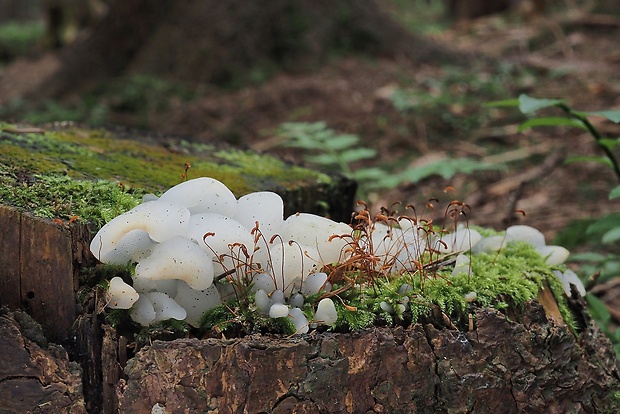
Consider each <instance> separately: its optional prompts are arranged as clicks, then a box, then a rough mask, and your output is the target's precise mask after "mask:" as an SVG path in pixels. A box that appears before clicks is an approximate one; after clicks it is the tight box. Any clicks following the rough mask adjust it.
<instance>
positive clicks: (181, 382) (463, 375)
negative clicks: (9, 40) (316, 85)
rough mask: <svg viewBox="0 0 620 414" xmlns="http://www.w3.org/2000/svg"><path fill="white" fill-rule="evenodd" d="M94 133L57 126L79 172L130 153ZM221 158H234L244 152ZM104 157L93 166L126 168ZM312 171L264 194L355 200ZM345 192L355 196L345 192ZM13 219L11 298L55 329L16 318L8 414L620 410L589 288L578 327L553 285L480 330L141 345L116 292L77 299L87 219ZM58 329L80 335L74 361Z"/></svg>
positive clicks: (2, 161)
mask: <svg viewBox="0 0 620 414" xmlns="http://www.w3.org/2000/svg"><path fill="white" fill-rule="evenodd" d="M73 131H74V132H75V130H73ZM79 131H81V132H80V133H78V134H77V135H76V136H77V137H78V138H79V139H77V140H76V141H72V139H73V138H71V136H69V137H68V136H67V135H65V134H66V133H67V132H66V131H64V130H62V129H61V130H60V132H61V133H62V134H63V135H60V136H59V135H54V134H51V135H49V136H46V137H45V142H46V145H48V146H47V147H45V148H47V149H49V148H50V147H51V146H53V142H51V141H50V140H54V139H60V140H65V141H64V142H66V141H67V140H68V141H69V142H70V143H71V145H70V146H64V147H62V148H65V150H66V151H67V153H65V154H64V156H63V159H62V161H63V165H65V166H66V172H65V173H66V174H70V175H73V174H77V173H82V174H83V171H82V172H80V171H73V170H71V167H74V166H75V165H77V164H79V162H80V161H81V159H80V158H79V157H84V156H85V155H84V154H85V152H83V151H86V150H92V152H93V155H89V157H91V159H89V162H91V163H92V162H95V161H96V160H98V158H99V157H101V158H103V159H104V161H105V160H106V159H107V160H109V159H113V160H114V159H115V158H114V157H117V160H118V159H121V158H122V156H123V154H122V153H121V152H114V151H113V150H112V149H110V147H101V145H103V143H102V141H100V139H102V138H101V137H100V136H99V135H97V136H95V137H94V138H92V139H89V136H90V135H89V132H88V131H85V130H79ZM5 134H6V132H5ZM9 134H14V133H9ZM3 138H5V139H4V140H2V141H0V149H2V152H0V168H8V167H7V164H6V163H7V158H6V154H17V155H19V154H20V148H19V145H20V143H22V144H24V143H26V144H28V142H29V141H28V140H24V139H13V138H15V137H13V136H8V137H5V136H3ZM104 138H105V137H104ZM124 138H125V137H123V138H120V137H113V138H112V141H111V144H110V145H112V144H113V145H112V146H113V147H114V146H121V147H122V148H127V147H124V145H129V144H128V143H127V142H124V141H125V140H124ZM32 142H42V141H37V140H36V139H33V140H32ZM32 142H30V143H29V144H28V145H30V147H28V148H29V149H28V151H22V152H21V153H26V154H27V155H28V157H27V160H33V159H36V157H37V154H35V153H33V148H32V145H31V144H32ZM97 145H100V146H99V147H97ZM7 146H8V147H7ZM11 146H12V147H11ZM16 147H17V148H16ZM131 148H132V152H131V154H132V157H133V159H135V160H136V161H135V162H136V163H139V162H140V161H139V156H140V155H141V154H142V155H144V154H147V155H148V156H150V158H149V159H150V162H151V163H154V162H153V160H154V159H157V160H158V161H157V167H156V168H158V169H160V170H165V168H166V167H165V165H163V164H161V165H160V164H159V160H161V159H162V154H163V155H164V156H163V158H169V159H172V160H174V162H178V161H179V160H180V159H184V157H189V156H195V157H197V158H195V159H197V160H198V161H195V162H196V164H197V165H203V166H204V163H203V164H200V162H201V160H203V161H204V159H201V158H200V157H201V156H200V155H196V154H189V153H184V152H182V155H183V157H182V158H177V157H175V154H177V153H178V152H179V149H178V148H177V147H175V146H169V147H168V149H164V150H162V148H161V147H157V146H152V143H140V142H138V141H137V140H132V141H131ZM21 149H22V150H23V148H21ZM35 149H36V147H35ZM71 151H74V152H75V153H77V156H75V157H73V156H74V155H75V154H74V153H72V152H71ZM161 151H163V153H162V152H161ZM42 152H45V151H42ZM149 154H150V155H149ZM221 155H222V157H223V161H222V162H227V163H229V164H228V165H227V167H229V165H230V163H231V162H232V161H231V160H233V159H234V160H236V159H237V158H235V157H234V154H232V155H231V153H224V154H221ZM204 156H205V157H206V155H204ZM46 157H47V158H45V162H46V163H47V164H46V165H55V164H53V163H52V162H51V161H50V160H49V157H50V154H49V153H47V155H46ZM72 157H73V158H72ZM251 159H254V158H251ZM17 161H19V160H18V159H17V158H16V159H15V162H14V164H11V168H14V167H15V164H16V163H17ZM273 162H274V163H275V162H276V161H275V160H274V161H273ZM35 164H36V163H35ZM26 165H27V164H26ZM104 165H106V168H100V169H99V170H96V169H95V170H93V171H110V170H109V169H108V167H110V166H109V165H108V164H104ZM144 168H146V167H144ZM286 168H287V167H286V166H284V167H283V169H284V171H285V172H286V171H288V170H286ZM290 168H291V169H292V168H294V167H293V166H290ZM220 170H221V169H220ZM12 171H13V173H14V175H16V176H18V177H25V178H24V179H23V181H22V182H21V184H20V185H24V186H28V185H30V184H31V183H32V180H34V179H36V177H35V176H34V175H33V174H30V175H28V174H26V173H25V171H27V170H26V167H25V166H22V167H21V169H20V170H19V174H17V173H15V171H16V170H12ZM299 177H300V175H298V174H295V175H293V174H286V173H284V174H281V175H279V178H277V177H275V176H272V177H270V178H265V177H263V178H262V179H260V180H254V181H253V180H251V179H248V180H247V181H245V182H246V183H248V182H250V183H254V185H255V186H257V188H256V187H255V188H254V189H255V190H258V189H265V188H271V189H276V190H278V191H282V194H283V195H284V199H285V203H289V202H290V200H288V199H287V196H286V194H293V196H292V199H293V201H294V200H297V204H295V203H292V205H293V206H308V207H309V206H313V207H314V208H317V207H318V206H324V205H325V200H326V198H325V197H333V198H332V199H330V200H337V197H340V199H339V200H340V204H339V207H338V208H340V209H342V210H344V209H345V207H344V205H345V204H348V207H346V208H347V209H350V203H351V201H352V199H351V197H352V194H351V191H350V190H351V187H350V185H349V184H347V182H346V180H339V179H338V178H332V181H329V180H328V181H326V180H325V179H324V178H325V177H326V176H325V175H320V174H319V173H309V175H306V177H309V178H308V179H307V180H305V181H304V180H300V179H299ZM99 178H101V177H99ZM107 178H108V179H110V177H107ZM119 178H120V177H114V178H113V179H119ZM245 178H248V177H245ZM318 178H321V179H318ZM123 179H125V178H123ZM131 179H132V180H136V177H135V176H134V177H131ZM291 179H292V181H291ZM343 183H344V184H343ZM267 184H269V185H267ZM293 184H295V185H293ZM269 186H271V187H269ZM342 188H347V189H349V192H348V193H338V191H339V190H338V189H342ZM317 195H323V196H325V197H317ZM317 201H322V202H321V203H316V202H317ZM328 204H329V207H330V208H335V207H336V203H335V202H328ZM289 208H290V206H289ZM300 210H302V211H303V210H304V209H300ZM305 211H308V210H305ZM310 211H311V212H316V210H315V211H312V210H311V209H310ZM289 213H290V212H289ZM0 225H1V228H2V230H3V233H2V236H1V237H0V248H1V250H0V305H3V306H8V307H10V308H13V309H16V308H25V309H26V310H27V311H28V312H29V313H30V314H31V315H32V316H33V317H34V319H35V320H36V321H38V322H40V323H41V325H42V329H41V330H39V328H36V324H35V325H32V324H30V323H26V322H24V321H26V318H23V317H22V316H24V314H23V313H22V312H18V311H15V312H14V313H11V312H9V311H2V312H1V314H0V334H1V335H0V342H1V344H0V349H1V350H2V351H3V354H2V356H0V412H2V413H5V412H7V413H22V412H40V413H63V412H67V413H70V412H73V413H80V412H90V413H99V412H103V413H117V412H118V413H151V412H166V413H168V412H170V413H172V412H174V413H176V412H218V413H246V412H247V413H259V412H260V413H367V412H385V413H388V412H389V413H397V412H402V413H452V412H471V413H491V412H493V413H499V412H501V413H519V412H526V413H543V412H544V413H564V412H585V413H599V412H610V413H614V412H617V410H618V408H619V407H618V397H619V396H618V390H619V389H620V380H619V373H618V363H617V361H616V359H615V355H614V353H613V350H612V348H611V345H610V343H609V341H608V340H607V339H606V338H605V337H604V336H603V335H602V334H601V332H600V331H599V330H598V329H597V327H596V326H595V325H594V324H593V322H592V320H591V319H590V318H589V316H588V314H587V311H586V305H585V303H584V302H583V300H582V299H581V298H580V297H578V296H577V295H576V294H575V295H574V297H573V298H571V300H570V304H571V307H572V311H573V313H574V314H575V315H576V316H577V319H578V322H579V331H578V333H576V332H572V331H571V330H570V329H569V328H568V327H567V326H566V325H565V324H563V323H562V320H561V317H560V316H559V314H558V313H557V312H555V311H554V308H553V306H549V303H551V304H553V303H554V300H553V298H545V297H542V296H541V298H540V302H539V301H533V302H530V303H528V305H527V306H526V307H525V308H524V309H523V310H522V311H521V312H519V314H512V313H511V314H510V315H509V317H508V316H506V315H505V314H503V313H501V312H499V311H497V310H493V309H477V310H476V313H475V320H476V323H475V326H473V328H472V329H471V330H470V331H467V332H462V331H459V330H457V329H455V328H454V327H453V326H446V324H445V323H443V322H442V321H441V320H435V319H433V318H432V317H428V318H426V319H424V320H422V321H420V323H417V324H414V325H413V326H409V327H406V328H404V327H396V328H387V327H376V328H373V329H369V330H365V331H360V332H354V333H349V334H344V333H341V334H339V333H329V332H324V333H317V332H314V333H311V334H309V335H305V336H299V337H293V338H284V337H272V336H250V337H246V338H240V339H230V340H226V339H216V338H209V339H198V338H187V339H177V340H174V341H168V342H162V341H155V342H153V344H152V345H151V346H148V347H145V348H143V349H141V350H139V351H138V352H136V353H135V354H134V349H133V348H132V346H131V344H128V342H130V340H129V339H128V338H124V337H122V336H121V335H119V334H118V333H117V332H116V331H115V330H114V329H112V328H111V327H110V326H108V325H106V324H105V321H104V317H103V314H102V306H101V298H97V297H96V294H95V293H94V292H90V293H87V294H86V295H85V297H81V298H80V301H79V302H80V303H79V306H78V304H77V300H76V291H77V289H78V288H79V286H78V281H79V278H78V275H79V272H80V269H81V268H82V267H83V266H89V265H91V264H92V262H90V259H89V256H90V255H89V252H88V249H87V248H86V246H88V243H89V242H90V237H91V236H90V234H91V233H90V232H89V229H88V226H86V223H83V224H80V223H79V222H73V223H71V224H67V223H66V221H64V222H63V221H61V222H60V223H57V222H54V221H52V220H49V219H40V218H35V217H32V215H31V214H29V213H26V212H24V211H23V210H21V209H18V208H15V207H7V206H2V207H0ZM20 318H21V319H20ZM439 319H441V318H439ZM31 325H32V326H35V328H33V327H32V326H31ZM41 332H42V333H41ZM47 339H51V340H52V341H53V342H57V343H62V344H63V345H65V346H67V349H68V350H69V356H70V358H69V357H67V353H66V352H65V351H64V348H62V347H59V346H56V345H54V344H48V343H47ZM69 361H73V362H69ZM74 362H78V363H79V364H80V367H79V368H78V367H77V365H76V364H75V363H74ZM80 372H81V373H80Z"/></svg>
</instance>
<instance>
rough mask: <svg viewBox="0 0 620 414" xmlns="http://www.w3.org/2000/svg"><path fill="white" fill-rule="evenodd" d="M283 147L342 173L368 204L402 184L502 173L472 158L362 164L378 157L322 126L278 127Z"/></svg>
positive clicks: (353, 139)
mask: <svg viewBox="0 0 620 414" xmlns="http://www.w3.org/2000/svg"><path fill="white" fill-rule="evenodd" d="M279 135H280V136H281V137H282V138H284V139H285V141H284V142H283V143H282V145H283V146H286V147H292V148H299V149H301V150H303V154H304V160H305V161H306V162H307V163H309V164H312V165H315V166H317V167H320V169H328V170H332V171H336V172H340V173H343V174H344V175H346V176H347V177H349V178H352V179H354V180H356V181H357V182H358V197H359V198H361V199H362V200H368V194H369V192H370V191H376V190H386V189H393V188H396V187H398V186H399V185H401V184H403V183H415V182H418V181H421V180H423V179H425V178H428V177H431V176H434V175H439V176H441V177H443V178H444V179H446V180H448V179H450V178H452V177H453V176H454V175H456V174H459V173H465V174H471V173H473V172H475V171H481V170H490V169H501V168H503V166H502V165H498V164H487V163H483V162H481V161H479V160H474V159H471V158H452V159H440V160H437V161H434V162H431V163H429V164H426V165H423V166H419V167H408V168H404V169H400V168H399V169H398V170H395V169H393V168H389V167H387V166H379V165H377V164H371V165H368V163H366V164H362V162H363V161H368V160H372V159H374V158H375V157H376V156H377V152H376V150H374V149H372V148H368V147H365V146H364V145H363V144H361V140H360V138H359V136H357V135H355V134H340V133H338V132H336V131H334V130H333V129H330V128H328V127H327V125H326V124H325V122H315V123H305V122H288V123H284V124H282V125H281V126H280V130H279Z"/></svg>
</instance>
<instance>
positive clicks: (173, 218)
mask: <svg viewBox="0 0 620 414" xmlns="http://www.w3.org/2000/svg"><path fill="white" fill-rule="evenodd" d="M189 216H190V214H189V211H188V210H187V209H186V208H185V207H181V206H178V205H175V204H172V203H168V202H163V201H149V202H148V203H143V204H140V205H138V206H136V207H135V208H133V209H132V210H129V211H128V212H126V213H123V214H121V215H120V216H117V217H115V218H113V219H112V220H110V221H109V222H108V223H107V224H105V225H104V226H103V227H102V228H101V230H99V231H98V232H97V234H96V235H95V237H94V238H93V240H92V242H91V243H90V251H91V252H93V254H94V255H95V257H96V258H97V259H99V260H102V258H103V257H105V256H106V255H107V254H108V253H109V252H110V251H111V250H113V249H114V248H115V247H116V245H117V244H118V243H119V241H120V240H121V239H122V238H123V236H124V235H125V234H127V233H129V232H130V231H132V230H136V229H140V230H144V231H145V232H147V233H148V235H149V237H150V238H151V239H153V240H154V241H156V242H163V241H165V240H168V239H171V238H173V237H175V236H180V235H184V234H185V233H186V232H187V227H188V224H189Z"/></svg>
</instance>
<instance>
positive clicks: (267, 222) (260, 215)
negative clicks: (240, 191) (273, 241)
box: [233, 191, 284, 241]
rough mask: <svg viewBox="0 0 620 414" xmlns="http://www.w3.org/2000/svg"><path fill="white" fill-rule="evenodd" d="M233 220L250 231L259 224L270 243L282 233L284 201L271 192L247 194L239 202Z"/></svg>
mask: <svg viewBox="0 0 620 414" xmlns="http://www.w3.org/2000/svg"><path fill="white" fill-rule="evenodd" d="M233 218H234V219H235V220H237V221H238V222H239V223H241V224H242V225H243V226H244V227H245V228H247V229H248V230H252V229H253V228H254V227H255V226H256V222H258V229H259V230H260V232H261V233H262V234H263V236H264V237H265V240H267V241H269V239H270V238H271V236H273V235H274V234H277V233H280V229H281V227H282V224H284V201H282V197H280V195H279V194H276V193H273V192H271V191H258V192H255V193H250V194H246V195H244V196H243V197H240V198H239V200H237V212H236V214H235V215H234V217H233Z"/></svg>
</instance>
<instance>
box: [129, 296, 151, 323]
mask: <svg viewBox="0 0 620 414" xmlns="http://www.w3.org/2000/svg"><path fill="white" fill-rule="evenodd" d="M155 316H156V313H155V309H153V304H152V303H151V300H150V299H149V298H148V297H147V296H146V295H141V296H140V299H138V301H137V302H136V303H135V304H134V305H133V307H132V308H131V319H133V320H134V321H135V322H137V323H139V324H140V325H142V326H149V325H150V324H151V323H152V322H153V321H154V320H155Z"/></svg>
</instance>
